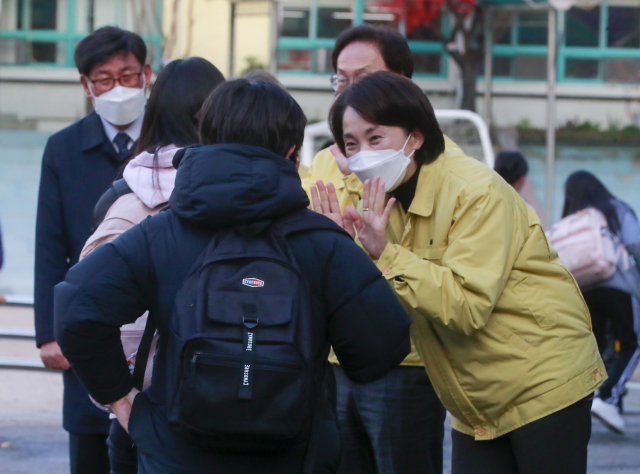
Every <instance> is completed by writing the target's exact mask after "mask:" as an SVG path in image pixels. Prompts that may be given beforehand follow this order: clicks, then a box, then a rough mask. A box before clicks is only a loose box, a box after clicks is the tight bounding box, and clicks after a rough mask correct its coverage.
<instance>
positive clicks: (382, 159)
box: [349, 135, 415, 193]
mask: <svg viewBox="0 0 640 474" xmlns="http://www.w3.org/2000/svg"><path fill="white" fill-rule="evenodd" d="M410 138H411V135H409V136H408V137H407V141H406V142H404V145H403V146H402V148H400V149H399V150H363V151H359V152H358V153H356V154H355V155H353V156H352V157H351V158H349V168H351V171H353V172H354V173H355V174H356V176H357V177H358V179H359V180H360V181H362V182H363V183H364V182H365V180H367V179H368V180H371V181H373V178H374V177H376V176H380V181H381V182H384V190H385V192H387V193H388V192H391V191H393V190H394V189H396V188H397V187H398V186H400V183H402V180H403V179H404V176H405V174H407V167H408V166H409V163H411V156H412V155H413V154H414V153H415V150H413V151H412V152H411V154H410V155H409V156H404V148H405V147H406V146H407V143H409V139H410Z"/></svg>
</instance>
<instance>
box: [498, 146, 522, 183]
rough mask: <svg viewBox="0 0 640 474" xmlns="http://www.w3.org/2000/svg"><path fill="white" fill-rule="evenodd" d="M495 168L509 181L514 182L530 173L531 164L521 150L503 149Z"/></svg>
mask: <svg viewBox="0 0 640 474" xmlns="http://www.w3.org/2000/svg"><path fill="white" fill-rule="evenodd" d="M493 169H494V170H495V171H496V173H498V174H499V175H500V176H502V178H503V179H504V180H505V181H506V182H507V183H509V184H513V183H515V182H516V181H518V180H519V179H520V178H522V177H524V176H526V175H527V173H529V164H528V163H527V160H526V159H525V158H524V156H522V153H520V152H519V151H501V152H500V153H498V156H496V162H495V165H494V167H493Z"/></svg>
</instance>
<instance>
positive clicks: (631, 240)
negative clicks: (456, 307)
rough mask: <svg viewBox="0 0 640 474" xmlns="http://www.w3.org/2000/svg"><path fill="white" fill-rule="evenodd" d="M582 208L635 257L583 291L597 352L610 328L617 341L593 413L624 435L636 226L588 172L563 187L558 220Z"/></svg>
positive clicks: (633, 344) (636, 353) (638, 352)
mask: <svg viewBox="0 0 640 474" xmlns="http://www.w3.org/2000/svg"><path fill="white" fill-rule="evenodd" d="M586 208H594V209H597V210H599V211H600V212H601V213H602V214H603V215H604V217H605V219H606V220H607V226H608V227H609V232H610V234H611V236H612V238H613V241H614V244H615V245H616V246H617V247H621V246H622V248H621V249H620V250H622V253H625V252H626V253H628V254H629V255H630V256H631V257H633V258H631V259H626V258H620V259H619V260H618V264H617V268H616V272H615V274H614V275H613V276H612V277H611V278H609V279H607V280H603V281H599V282H597V283H595V284H591V285H589V286H585V287H583V288H581V290H582V295H583V296H584V299H585V301H586V302H587V306H589V312H590V313H591V321H592V323H593V332H594V333H595V335H596V340H597V341H598V348H599V349H600V353H601V354H602V353H604V351H605V350H606V348H607V346H608V341H609V339H608V337H607V335H608V330H607V329H608V327H609V326H610V327H611V330H612V332H613V335H614V337H615V341H616V350H615V355H614V358H613V361H612V362H611V363H610V364H609V370H608V372H609V379H608V380H607V381H606V382H605V383H604V384H603V385H602V386H601V387H600V389H599V390H598V393H597V395H596V398H595V399H594V400H593V406H592V407H591V414H592V415H593V416H594V417H595V418H597V419H598V420H600V421H601V422H602V423H603V424H604V425H605V426H606V427H607V428H609V429H610V430H612V431H615V432H617V433H624V419H623V418H622V416H621V415H620V409H619V405H621V397H622V396H623V394H624V392H625V385H626V383H627V382H628V381H629V378H630V377H631V375H633V372H634V370H635V369H636V367H637V366H638V361H639V360H640V349H639V348H638V345H639V344H638V343H639V337H640V305H639V303H638V301H639V300H640V224H639V223H638V218H637V217H636V214H635V212H634V211H633V209H632V208H631V207H630V206H629V205H628V204H627V203H625V202H623V201H621V200H619V199H617V198H616V197H615V196H614V195H613V194H611V192H610V191H609V190H608V189H607V188H606V187H605V185H604V184H602V182H601V181H600V180H599V179H598V178H597V177H595V176H594V175H593V174H591V173H589V172H588V171H576V172H575V173H573V174H571V175H570V176H569V177H568V178H567V182H566V183H565V198H564V207H563V209H562V217H566V216H569V215H571V214H575V213H576V212H579V211H582V210H583V209H586Z"/></svg>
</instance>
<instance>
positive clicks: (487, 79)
mask: <svg viewBox="0 0 640 474" xmlns="http://www.w3.org/2000/svg"><path fill="white" fill-rule="evenodd" d="M492 19H493V15H492V14H491V13H490V12H489V11H486V13H485V15H484V121H485V122H487V125H488V126H491V115H492V110H491V108H492V107H491V106H492V103H491V101H492V98H491V89H492V86H493V77H492V76H493V29H492V28H491V20H492Z"/></svg>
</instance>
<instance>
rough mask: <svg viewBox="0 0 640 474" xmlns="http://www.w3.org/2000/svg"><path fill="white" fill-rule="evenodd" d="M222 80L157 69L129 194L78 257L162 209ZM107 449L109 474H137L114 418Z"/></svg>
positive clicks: (188, 67) (210, 72) (132, 451)
mask: <svg viewBox="0 0 640 474" xmlns="http://www.w3.org/2000/svg"><path fill="white" fill-rule="evenodd" d="M223 82H224V76H223V75H222V73H221V72H220V71H219V70H218V69H217V68H216V67H215V66H214V65H213V64H211V63H210V62H209V61H207V60H206V59H202V58H196V57H194V58H187V59H176V60H175V61H172V62H170V63H169V64H167V65H166V66H165V67H164V68H163V69H162V71H161V72H160V74H158V78H157V79H156V82H155V84H154V86H153V89H152V90H151V95H150V97H149V101H148V103H147V108H146V110H145V116H144V121H143V123H142V129H141V131H140V138H139V139H138V142H137V145H136V155H135V157H134V158H133V159H132V160H131V161H129V162H128V163H127V164H126V166H125V167H124V171H123V177H124V178H123V180H124V182H125V183H126V185H127V187H128V190H129V191H131V192H128V193H125V194H124V195H123V196H121V197H119V198H118V199H117V200H116V201H115V202H113V203H112V205H111V206H110V207H109V208H108V210H107V211H106V215H105V216H104V220H103V221H102V222H101V223H100V225H99V226H98V228H97V230H96V231H95V233H94V234H93V235H92V236H91V237H90V238H89V240H88V241H87V243H86V244H85V246H84V248H83V249H82V253H81V255H80V259H83V258H85V257H86V256H87V255H89V254H90V253H91V252H93V251H94V250H95V249H96V248H98V247H100V246H101V245H103V244H105V243H108V242H111V241H113V240H114V239H116V237H118V236H119V235H120V234H122V233H123V232H125V231H127V230H129V229H130V228H131V227H133V226H134V225H136V224H138V223H139V222H140V221H142V220H143V219H145V218H146V217H148V216H152V215H155V214H157V213H158V212H159V211H161V210H162V209H164V208H165V207H166V206H167V201H168V200H169V196H170V195H171V192H172V191H173V187H174V182H175V178H176V169H175V168H174V167H173V163H172V160H173V157H174V155H175V154H176V152H177V151H178V149H180V148H182V147H185V146H188V145H193V144H196V143H198V111H199V110H200V108H201V107H202V104H203V102H204V101H205V99H206V98H207V97H208V96H209V94H210V93H211V91H213V90H214V89H215V88H216V87H217V86H218V85H219V84H221V83H223ZM109 195H110V194H109V193H107V194H105V196H109ZM100 202H103V201H102V199H101V201H100ZM98 206H100V203H99V204H98ZM146 319H147V317H146V315H145V316H142V317H140V318H139V319H138V321H136V322H135V323H132V324H130V325H125V326H123V328H122V329H121V331H122V333H123V334H130V333H131V332H133V333H134V334H136V333H141V332H142V331H143V330H144V327H145V324H146ZM127 340H129V339H127ZM136 340H137V339H136ZM129 346H131V344H123V347H125V350H127V349H128V351H129V352H130V353H127V354H126V356H127V359H128V360H129V363H130V365H131V366H133V364H134V363H135V352H136V351H137V345H135V344H134V345H132V346H131V347H129ZM149 373H150V372H149ZM107 445H108V446H109V460H110V463H111V473H112V474H135V473H136V472H137V470H138V458H137V453H136V448H135V445H134V444H133V441H132V440H131V437H130V436H129V435H128V434H127V432H126V431H125V430H124V429H123V428H122V426H121V425H120V423H119V422H118V420H117V419H115V418H114V419H113V420H112V422H111V429H110V432H109V439H108V440H107Z"/></svg>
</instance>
